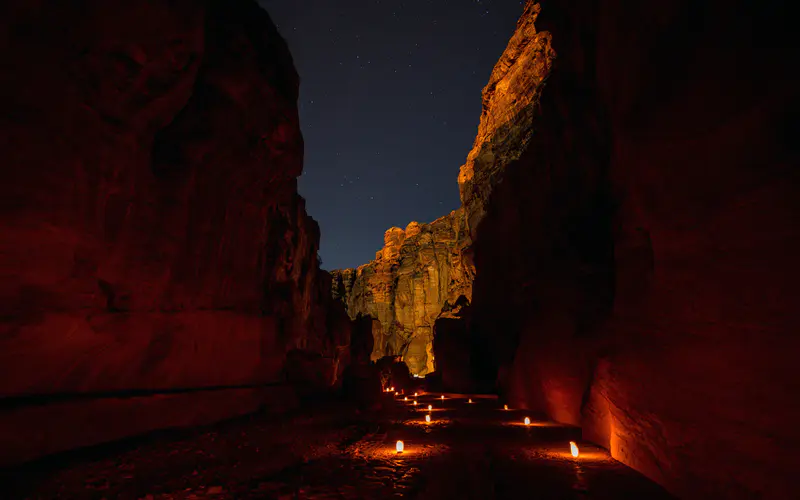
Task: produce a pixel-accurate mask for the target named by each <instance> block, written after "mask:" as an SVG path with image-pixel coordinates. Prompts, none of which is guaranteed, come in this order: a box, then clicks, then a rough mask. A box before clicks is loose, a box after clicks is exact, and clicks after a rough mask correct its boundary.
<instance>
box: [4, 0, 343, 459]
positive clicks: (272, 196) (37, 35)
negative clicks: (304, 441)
mask: <svg viewBox="0 0 800 500" xmlns="http://www.w3.org/2000/svg"><path fill="white" fill-rule="evenodd" d="M3 14H4V15H3V16H2V21H0V24H2V25H3V26H2V28H3V29H2V32H3V33H4V37H5V40H4V41H5V42H6V43H4V44H3V47H2V49H1V50H2V52H3V53H2V58H3V60H4V61H5V62H6V64H7V66H6V67H7V68H14V69H13V71H7V72H4V79H3V82H2V90H3V92H2V95H3V102H2V104H3V108H4V110H5V111H4V113H3V116H2V118H0V120H2V124H1V125H0V128H1V129H2V134H0V150H2V151H3V155H4V157H3V167H2V171H1V172H0V203H2V207H1V208H2V209H1V210H0V221H2V222H0V224H1V225H2V228H1V229H0V256H2V260H1V261H0V275H2V279H0V317H2V330H0V397H3V398H5V402H6V403H7V404H6V405H5V406H4V408H5V409H4V410H2V411H0V428H2V432H1V433H0V450H2V452H0V462H4V461H7V460H14V461H20V460H25V459H27V458H30V457H33V456H36V455H40V454H43V453H49V452H52V451H57V450H59V449H64V448H69V447H72V446H77V445H86V444H92V443H94V442H99V441H103V440H107V439H112V438H117V437H120V436H123V435H128V434H134V433H137V432H143V431H147V430H151V429H153V428H158V427H166V426H175V425H191V424H198V423H206V422H210V421H213V420H216V419H220V418H226V417H230V416H233V415H236V414H241V413H245V412H248V411H252V410H255V409H256V408H258V407H259V406H266V407H268V408H269V407H272V406H277V405H282V404H285V403H287V402H288V401H290V400H291V397H284V396H285V394H284V393H283V392H281V394H283V396H281V397H280V398H278V397H271V396H269V394H270V391H272V392H275V391H282V389H280V388H279V387H278V386H274V384H278V385H280V384H282V383H283V381H284V380H285V379H286V376H287V374H289V373H293V372H292V371H291V370H289V371H288V372H287V370H286V369H285V368H286V366H285V360H286V353H287V352H289V351H292V352H293V353H294V354H293V356H294V357H295V358H296V359H303V360H306V361H304V362H306V368H308V367H309V366H311V365H313V367H311V368H310V371H312V372H314V373H313V374H312V375H310V376H309V377H310V378H312V379H315V380H316V381H317V382H318V383H319V384H321V385H323V386H324V385H332V384H334V383H336V382H337V380H336V374H337V373H341V372H342V371H343V370H344V366H340V364H341V363H340V361H341V362H342V363H344V362H346V360H344V359H343V357H344V356H345V355H346V351H347V346H348V343H349V341H350V339H349V335H350V331H349V328H350V326H349V321H347V320H346V319H345V320H344V321H342V320H341V318H339V319H337V318H336V313H335V310H333V309H330V308H329V307H328V304H329V302H330V298H329V297H330V295H329V290H330V277H329V276H327V274H326V273H324V272H320V271H319V265H318V260H317V248H318V242H319V228H318V226H317V224H316V222H314V220H313V219H311V218H310V217H309V216H308V215H306V212H305V204H304V201H303V199H302V198H301V197H300V196H298V194H297V188H296V180H295V179H296V177H297V176H298V175H299V174H300V172H301V170H302V153H303V151H302V148H303V141H302V137H301V134H300V129H299V125H298V114H297V107H296V100H297V93H298V77H297V74H296V72H295V69H294V67H293V64H292V59H291V56H290V54H289V51H288V49H287V47H286V44H285V42H284V41H283V39H282V38H281V37H280V36H279V35H278V32H277V30H276V28H275V26H274V25H273V24H272V22H271V20H270V19H269V17H268V15H267V14H266V13H265V12H264V11H263V10H261V9H260V8H259V7H258V6H257V4H256V2H254V1H250V0H236V1H224V2H223V1H221V0H220V1H216V0H215V1H211V2H170V3H166V4H161V3H158V2H156V3H153V2H141V1H131V2H106V1H100V0H90V1H86V2H80V3H79V4H74V5H73V4H69V3H64V2H54V1H44V2H34V3H30V2H23V1H16V2H10V3H9V5H6V6H4V7H3ZM10 22H13V25H12V24H9V23H10ZM21 26H22V27H24V28H23V29H18V27H21ZM12 27H13V29H12ZM303 353H305V354H303ZM301 372H302V370H301ZM308 372H309V370H308V369H307V370H306V371H305V372H303V373H308ZM295 375H296V374H295ZM295 375H293V376H295ZM304 376H305V375H300V377H301V378H302V377H304ZM309 377H306V378H309ZM266 385H271V386H272V387H273V388H272V389H263V388H261V387H262V386H266ZM204 389H209V391H205V390H204ZM210 389H213V391H211V390H210ZM131 396H138V397H135V398H134V397H131ZM27 402H35V403H36V404H35V405H33V406H31V405H28V403H27Z"/></svg>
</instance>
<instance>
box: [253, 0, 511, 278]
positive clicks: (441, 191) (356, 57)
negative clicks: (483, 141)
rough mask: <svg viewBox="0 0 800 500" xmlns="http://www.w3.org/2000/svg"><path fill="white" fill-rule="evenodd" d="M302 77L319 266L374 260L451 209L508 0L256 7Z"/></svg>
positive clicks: (285, 0)
mask: <svg viewBox="0 0 800 500" xmlns="http://www.w3.org/2000/svg"><path fill="white" fill-rule="evenodd" d="M260 3H261V5H262V6H263V7H265V8H266V9H267V11H268V12H269V13H270V15H271V16H272V18H273V20H274V21H275V23H276V24H277V25H278V28H279V30H280V32H281V34H282V35H283V36H284V37H285V38H286V40H287V41H288V43H289V48H290V50H291V51H292V55H293V57H294V61H295V65H296V66H297V70H298V72H299V73H300V78H301V81H302V83H301V90H300V119H301V126H302V129H303V136H304V138H305V169H304V173H303V175H302V177H301V178H300V180H299V182H300V194H302V195H303V196H304V197H305V198H306V200H307V201H308V205H307V208H308V213H309V214H310V215H311V216H313V217H314V218H315V219H316V220H317V221H319V224H320V227H321V229H322V242H321V249H320V255H321V257H322V260H323V268H325V269H337V268H343V267H355V266H358V265H360V264H364V263H366V262H367V261H369V260H372V259H374V258H375V252H376V251H377V250H379V249H380V248H381V247H382V246H383V233H384V231H385V230H386V229H388V228H389V227H391V226H399V227H403V228H405V226H406V225H407V224H408V223H409V222H410V221H412V220H415V221H419V222H430V221H432V220H434V219H436V218H438V217H440V216H442V215H445V214H447V213H449V212H450V211H451V210H454V209H456V208H458V206H459V204H460V202H459V198H458V184H457V181H456V179H457V175H458V168H459V167H460V166H461V165H462V164H463V163H464V161H465V159H466V156H467V153H468V152H469V150H470V148H471V147H472V141H473V140H474V138H475V133H476V131H477V127H478V121H479V118H480V112H481V94H480V92H481V89H482V88H483V87H484V86H485V85H486V83H487V82H488V80H489V75H490V73H491V70H492V68H493V67H494V64H495V63H496V62H497V60H498V58H499V57H500V55H501V54H502V52H503V50H504V49H505V46H506V44H507V43H508V40H509V38H510V37H511V35H512V34H513V32H514V27H515V25H516V22H517V18H518V17H519V15H520V14H521V12H522V8H523V5H524V2H520V1H514V0H480V1H479V0H260Z"/></svg>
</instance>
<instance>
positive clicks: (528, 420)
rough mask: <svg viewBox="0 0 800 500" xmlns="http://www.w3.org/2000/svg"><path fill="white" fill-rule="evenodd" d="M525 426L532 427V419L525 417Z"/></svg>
mask: <svg viewBox="0 0 800 500" xmlns="http://www.w3.org/2000/svg"><path fill="white" fill-rule="evenodd" d="M525 425H531V419H529V418H528V417H525Z"/></svg>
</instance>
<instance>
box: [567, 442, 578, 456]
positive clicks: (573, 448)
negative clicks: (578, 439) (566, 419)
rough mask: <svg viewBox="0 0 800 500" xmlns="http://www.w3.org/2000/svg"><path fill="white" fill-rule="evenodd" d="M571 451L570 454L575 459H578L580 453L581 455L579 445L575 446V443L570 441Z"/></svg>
mask: <svg viewBox="0 0 800 500" xmlns="http://www.w3.org/2000/svg"><path fill="white" fill-rule="evenodd" d="M569 451H570V453H571V454H572V456H573V457H575V458H578V453H579V451H578V445H577V444H575V441H570V442H569Z"/></svg>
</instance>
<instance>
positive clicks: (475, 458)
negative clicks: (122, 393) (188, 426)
mask: <svg viewBox="0 0 800 500" xmlns="http://www.w3.org/2000/svg"><path fill="white" fill-rule="evenodd" d="M441 396H442V395H441V394H439V393H422V394H420V395H419V397H417V398H415V397H413V395H412V396H411V397H410V399H409V400H408V401H405V400H404V398H405V397H408V396H403V395H398V396H396V397H395V396H394V395H393V394H385V395H384V397H385V398H386V399H387V401H386V402H387V403H388V404H387V406H386V410H385V411H384V412H381V413H374V414H371V415H359V414H357V413H354V412H353V411H352V410H351V409H350V408H349V407H345V406H341V405H333V406H321V407H319V408H317V411H316V412H313V413H311V414H310V415H308V414H306V415H299V414H298V415H295V416H293V417H292V418H289V419H286V418H283V419H280V420H274V419H270V418H268V417H266V416H263V415H261V416H254V417H251V418H248V419H245V420H239V421H235V422H229V423H226V424H223V425H220V426H217V427H215V428H214V429H211V430H207V431H205V432H202V433H197V434H194V435H191V436H184V437H182V438H181V437H177V436H172V437H165V436H159V439H152V440H144V441H140V442H138V443H128V444H127V445H118V446H117V449H105V450H96V451H94V452H83V453H73V454H70V455H68V456H65V457H62V458H61V459H60V463H56V462H51V464H50V467H49V470H48V469H46V468H42V467H41V466H39V467H33V468H27V469H26V468H21V469H18V470H16V471H15V473H14V475H13V477H5V478H3V479H4V480H5V481H9V484H10V483H14V484H15V488H14V490H15V491H14V493H15V494H16V495H19V496H20V497H21V498H70V499H84V498H85V499H94V498H97V499H100V498H120V499H128V498H130V499H140V498H144V499H148V500H150V499H152V500H156V499H201V498H202V499H205V498H209V499H236V498H242V499H250V498H252V499H257V498H258V499H270V498H281V499H290V498H307V499H341V498H345V499H359V498H364V499H373V498H374V499H380V498H391V497H404V498H420V499H448V498H464V499H470V498H474V499H501V498H537V499H569V498H648V499H653V500H657V499H660V498H671V497H670V496H669V495H667V494H666V493H665V492H664V490H663V489H662V488H661V487H659V486H657V485H656V484H654V483H652V482H651V481H649V480H648V479H646V478H644V477H643V476H642V475H640V474H639V473H637V472H635V471H633V470H632V469H630V468H628V467H626V466H624V465H622V464H620V463H619V462H617V461H616V460H614V459H612V458H610V457H609V456H608V454H607V452H605V451H604V450H601V449H599V448H597V447H595V446H592V445H590V444H587V443H582V442H581V441H580V429H577V428H574V427H568V426H562V425H558V424H555V423H552V422H547V421H544V420H539V419H536V418H533V419H532V420H531V423H530V425H525V424H524V422H523V420H524V418H525V416H529V415H531V414H530V413H529V412H527V411H525V410H516V409H513V408H511V409H508V410H504V409H503V407H502V405H500V404H498V401H497V398H496V397H494V396H472V397H470V396H467V395H457V394H446V395H445V399H444V400H442V399H441ZM392 398H395V401H394V402H391V401H389V400H390V399H392ZM415 400H416V401H417V404H414V403H413V401H415ZM469 401H472V403H470V402H469ZM428 405H431V406H432V410H430V411H429V410H428V409H427V406H428ZM426 415H430V416H431V421H430V422H429V423H428V422H426V421H425V416H426ZM398 440H402V441H403V443H404V451H403V452H402V453H397V451H396V443H397V441H398ZM570 441H576V442H577V445H578V447H579V449H580V454H579V456H578V458H573V457H572V456H571V455H570V448H569V442H570ZM121 446H122V447H124V449H121V448H120V447H121ZM34 471H35V472H34ZM44 471H47V472H44Z"/></svg>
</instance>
